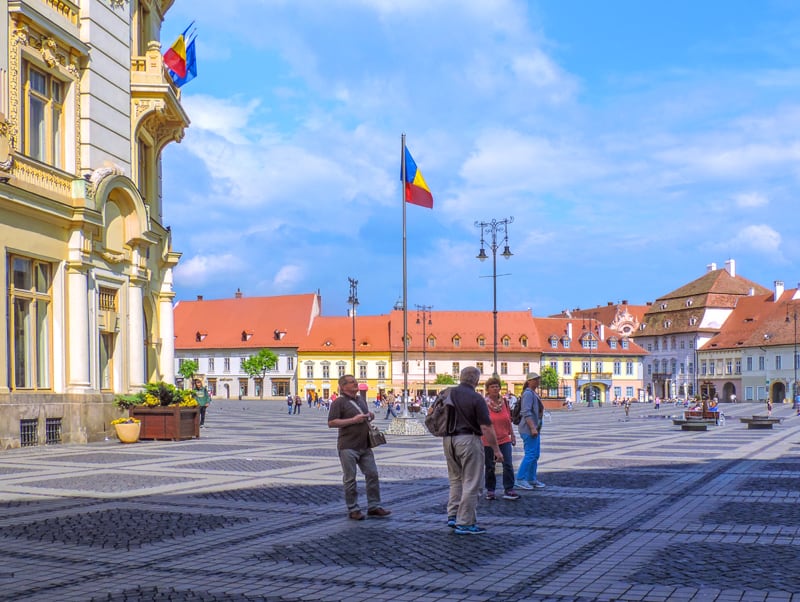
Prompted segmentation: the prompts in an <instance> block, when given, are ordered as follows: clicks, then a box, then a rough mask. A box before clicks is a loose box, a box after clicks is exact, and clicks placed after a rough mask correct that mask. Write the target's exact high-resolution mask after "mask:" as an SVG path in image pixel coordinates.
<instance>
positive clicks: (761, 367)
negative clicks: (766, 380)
mask: <svg viewBox="0 0 800 602" xmlns="http://www.w3.org/2000/svg"><path fill="white" fill-rule="evenodd" d="M766 366H767V362H766V359H765V358H764V356H763V355H759V356H758V369H759V370H766Z"/></svg>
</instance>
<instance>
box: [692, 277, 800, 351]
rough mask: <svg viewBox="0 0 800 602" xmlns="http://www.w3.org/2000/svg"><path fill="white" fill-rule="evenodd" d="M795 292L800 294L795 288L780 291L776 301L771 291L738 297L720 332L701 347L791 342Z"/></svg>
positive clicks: (799, 302) (799, 308) (797, 302)
mask: <svg viewBox="0 0 800 602" xmlns="http://www.w3.org/2000/svg"><path fill="white" fill-rule="evenodd" d="M795 296H798V297H800V294H798V289H793V290H788V291H784V293H783V294H782V295H781V297H780V298H779V299H778V301H777V302H775V300H774V298H775V297H774V295H773V294H772V293H769V294H765V295H756V296H753V297H743V298H741V299H740V300H739V303H738V305H737V306H736V308H735V309H734V310H733V312H732V313H731V315H730V316H729V317H728V319H727V320H725V324H724V325H723V326H722V329H721V330H720V332H719V333H718V334H717V335H715V336H713V337H712V338H711V339H709V340H708V341H707V342H706V344H705V345H703V347H702V349H703V350H711V349H738V348H741V347H768V346H771V345H792V344H794V342H795V338H794V335H795V324H794V314H795V312H797V314H798V317H799V318H800V299H792V297H795ZM787 318H788V321H787Z"/></svg>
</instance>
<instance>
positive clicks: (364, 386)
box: [358, 383, 369, 391]
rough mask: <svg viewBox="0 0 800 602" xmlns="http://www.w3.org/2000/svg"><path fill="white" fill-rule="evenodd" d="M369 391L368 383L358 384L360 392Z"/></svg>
mask: <svg viewBox="0 0 800 602" xmlns="http://www.w3.org/2000/svg"><path fill="white" fill-rule="evenodd" d="M367 389H369V385H368V384H367V383H358V390H359V391H366V390H367Z"/></svg>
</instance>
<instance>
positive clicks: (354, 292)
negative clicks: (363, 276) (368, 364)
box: [347, 278, 358, 378]
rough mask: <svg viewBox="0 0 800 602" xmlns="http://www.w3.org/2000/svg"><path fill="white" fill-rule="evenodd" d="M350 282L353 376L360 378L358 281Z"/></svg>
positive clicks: (352, 280) (348, 299)
mask: <svg viewBox="0 0 800 602" xmlns="http://www.w3.org/2000/svg"><path fill="white" fill-rule="evenodd" d="M347 280H348V281H349V282H350V296H349V297H348V298H347V303H348V305H350V317H351V318H352V319H353V376H354V377H356V378H358V375H357V374H356V307H358V280H355V279H353V278H348V279H347Z"/></svg>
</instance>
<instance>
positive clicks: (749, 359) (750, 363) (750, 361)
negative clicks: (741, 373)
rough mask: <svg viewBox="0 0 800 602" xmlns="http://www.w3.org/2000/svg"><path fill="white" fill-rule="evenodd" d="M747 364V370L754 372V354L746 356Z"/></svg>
mask: <svg viewBox="0 0 800 602" xmlns="http://www.w3.org/2000/svg"><path fill="white" fill-rule="evenodd" d="M745 366H747V371H748V372H752V371H753V357H752V356H749V355H748V356H747V357H746V358H745Z"/></svg>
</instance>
